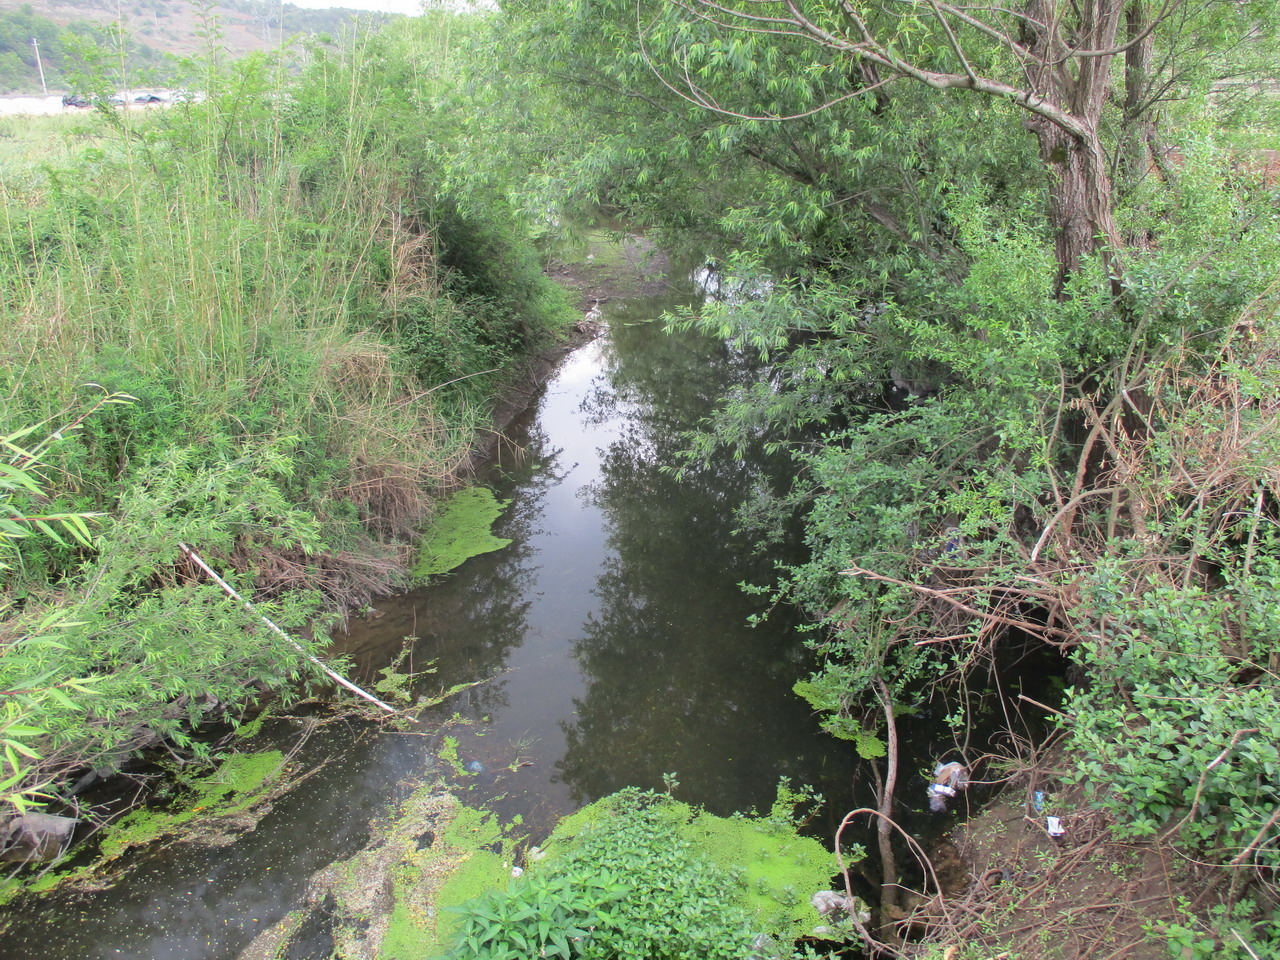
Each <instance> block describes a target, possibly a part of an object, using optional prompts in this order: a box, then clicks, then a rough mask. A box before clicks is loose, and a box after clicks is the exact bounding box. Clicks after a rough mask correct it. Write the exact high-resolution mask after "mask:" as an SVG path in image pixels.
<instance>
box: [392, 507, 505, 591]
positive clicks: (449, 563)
mask: <svg viewBox="0 0 1280 960" xmlns="http://www.w3.org/2000/svg"><path fill="white" fill-rule="evenodd" d="M508 503H510V501H508V500H498V499H497V498H496V497H495V496H494V495H493V491H492V490H488V489H486V488H485V487H469V488H468V489H466V490H460V491H459V492H457V493H455V494H454V495H453V496H451V497H450V498H449V499H448V500H447V501H446V502H445V504H444V508H443V510H442V511H441V513H440V515H439V516H438V517H437V518H436V520H435V522H434V523H433V524H432V525H431V529H429V530H428V531H427V535H426V536H425V537H424V538H423V540H422V543H421V545H420V546H419V548H418V559H417V562H416V563H415V564H414V567H413V576H414V577H415V578H416V579H418V580H424V579H426V578H427V577H432V576H437V575H439V574H442V573H448V572H449V571H450V570H453V569H455V568H456V567H459V566H461V565H462V563H464V562H465V561H467V560H469V559H471V558H472V557H476V556H479V555H480V554H482V553H492V552H493V551H494V550H501V549H502V548H503V547H505V546H507V544H509V543H510V542H511V541H510V540H504V539H503V538H501V537H495V536H494V535H493V534H492V532H491V529H492V527H493V522H494V521H495V520H497V519H498V517H500V516H502V511H503V510H505V509H506V508H507V504H508Z"/></svg>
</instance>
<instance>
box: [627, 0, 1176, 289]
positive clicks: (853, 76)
mask: <svg viewBox="0 0 1280 960" xmlns="http://www.w3.org/2000/svg"><path fill="white" fill-rule="evenodd" d="M1184 2H1186V0H1162V5H1161V6H1159V7H1158V8H1153V7H1152V6H1151V5H1150V0H1024V2H1023V3H1021V4H1018V5H1012V6H1001V5H998V4H991V5H986V4H976V5H975V4H968V3H958V4H953V3H949V2H947V0H738V2H736V3H734V2H725V3H722V2H717V0H668V2H667V3H666V4H665V5H663V6H662V7H661V8H659V9H657V10H656V11H654V12H653V15H652V16H651V17H650V18H649V19H648V20H647V21H645V20H643V19H638V20H637V29H638V34H639V39H640V42H641V44H642V45H643V46H644V49H645V54H646V60H647V62H648V63H649V65H650V67H651V69H652V70H653V71H654V72H655V74H656V75H658V76H659V77H660V78H661V80H662V82H663V83H664V84H665V85H666V86H667V87H668V88H669V89H670V90H671V91H673V92H675V93H677V94H679V95H681V96H682V97H684V98H686V99H687V100H689V101H691V102H694V103H697V104H699V105H701V106H702V107H704V108H706V109H709V110H712V111H719V110H722V109H724V108H723V107H722V106H721V105H720V101H719V96H718V93H717V91H716V89H715V85H716V84H717V83H720V82H723V78H718V77H716V76H715V70H714V67H715V65H716V63H717V62H718V61H723V59H724V58H725V56H726V54H731V52H732V50H733V49H734V47H735V45H736V44H737V43H738V39H737V38H736V37H735V36H734V35H735V34H750V35H754V36H755V37H757V38H758V37H766V38H770V39H775V40H779V41H785V42H788V43H791V42H794V41H796V40H800V41H804V42H806V43H808V44H811V45H812V46H814V47H815V48H817V50H818V51H819V57H820V59H821V60H822V61H823V62H825V63H826V64H828V65H833V66H842V67H843V68H844V70H845V75H846V76H847V80H848V90H847V91H846V92H842V93H840V94H839V95H838V96H836V97H833V98H832V99H830V100H828V101H827V102H825V103H818V104H815V105H813V107H811V108H810V110H822V109H824V108H826V107H829V106H831V105H834V104H835V103H837V102H839V101H842V100H845V99H848V98H849V97H853V96H883V91H884V89H885V87H886V86H888V85H889V84H891V83H893V82H895V81H907V82H913V83H917V84H922V85H923V86H925V87H928V88H930V89H932V90H937V91H959V92H967V93H969V94H972V95H976V96H979V97H986V98H994V99H998V100H1002V101H1006V102H1008V103H1011V104H1014V105H1016V106H1017V107H1018V108H1019V109H1020V110H1022V111H1023V112H1024V113H1025V126H1026V127H1027V129H1028V130H1029V131H1030V132H1031V133H1032V134H1033V135H1034V136H1035V138H1036V140H1037V141H1038V144H1039V154H1040V159H1041V161H1042V163H1043V164H1044V166H1045V167H1046V168H1047V170H1048V171H1049V173H1050V187H1049V193H1050V201H1049V209H1048V221H1049V226H1050V228H1051V230H1052V233H1053V237H1054V244H1055V252H1056V256H1057V260H1058V264H1059V286H1061V283H1062V280H1063V279H1064V278H1065V277H1066V276H1067V274H1069V273H1070V272H1072V271H1073V270H1075V269H1076V268H1077V266H1078V265H1079V264H1080V262H1081V261H1082V260H1083V259H1084V258H1087V257H1091V256H1095V255H1098V256H1101V257H1102V258H1103V262H1104V264H1105V265H1106V267H1107V271H1108V273H1109V274H1110V276H1111V278H1112V283H1113V287H1116V288H1117V289H1118V285H1119V281H1120V279H1121V276H1122V272H1123V270H1124V259H1123V248H1124V243H1123V241H1122V239H1121V237H1120V233H1119V231H1118V230H1117V227H1116V222H1115V197H1114V190H1113V187H1112V177H1111V172H1110V168H1111V162H1110V158H1109V155H1108V148H1107V145H1106V144H1105V143H1104V138H1103V125H1104V124H1103V118H1104V110H1105V108H1106V107H1107V105H1108V103H1109V101H1110V100H1111V99H1112V98H1113V97H1115V96H1116V94H1117V92H1118V91H1119V90H1127V94H1128V95H1127V97H1126V98H1125V106H1126V116H1125V120H1126V121H1127V122H1128V123H1130V124H1133V125H1138V124H1141V123H1143V122H1144V120H1145V118H1146V116H1147V115H1148V113H1149V111H1150V109H1151V107H1152V106H1153V103H1154V101H1151V100H1147V99H1144V98H1146V96H1147V85H1148V79H1149V77H1150V61H1151V56H1152V41H1153V37H1154V36H1155V34H1156V32H1157V31H1158V30H1159V29H1160V28H1161V27H1162V25H1164V24H1165V23H1166V22H1167V21H1169V20H1170V18H1171V17H1173V15H1174V14H1175V13H1177V12H1178V11H1179V8H1180V7H1181V5H1182V4H1183V3H1184ZM682 20H683V21H684V22H685V23H686V24H692V23H696V24H699V25H701V26H702V27H703V29H697V30H688V29H681V27H680V25H679V24H680V21H682ZM705 25H711V26H712V27H713V28H715V30H716V31H717V32H718V33H719V35H720V39H719V41H717V42H713V43H711V44H708V43H707V42H706V40H705ZM673 26H674V29H673ZM1117 64H1122V65H1123V69H1124V75H1123V76H1117V75H1116V74H1117V73H1119V72H1120V71H1118V70H1117V69H1116V67H1117ZM1126 85H1127V86H1126ZM769 119H775V120H785V119H788V118H787V117H781V116H770V117H769Z"/></svg>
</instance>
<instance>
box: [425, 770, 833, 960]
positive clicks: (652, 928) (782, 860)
mask: <svg viewBox="0 0 1280 960" xmlns="http://www.w3.org/2000/svg"><path fill="white" fill-rule="evenodd" d="M787 796H790V797H792V798H793V799H794V798H796V797H797V796H798V795H796V794H787ZM789 812H790V811H789V808H788V806H787V801H786V800H785V798H784V799H782V800H780V805H779V806H778V807H777V808H775V810H774V813H773V815H772V816H771V817H770V818H767V819H762V818H751V817H735V818H731V819H726V818H723V817H715V816H712V815H710V814H707V813H705V812H698V811H695V810H693V809H692V808H690V807H689V806H688V805H686V804H682V803H678V802H676V801H674V800H671V799H670V798H669V797H663V796H659V795H656V794H653V793H647V792H641V791H639V790H637V789H635V788H628V789H626V790H623V791H621V792H620V793H617V794H615V795H613V796H612V797H606V798H605V799H603V800H600V801H597V802H596V803H595V804H592V805H591V806H589V807H587V808H585V809H584V810H581V811H579V812H578V813H576V814H574V815H572V816H570V817H568V818H566V819H565V820H564V821H562V823H561V824H560V825H559V826H558V827H557V828H556V830H555V832H554V833H553V834H552V837H551V840H550V841H549V842H548V848H549V851H550V855H549V856H548V858H547V859H546V860H545V861H538V862H534V863H532V864H530V866H529V870H528V874H527V876H526V878H525V879H523V880H522V881H521V882H518V883H515V884H513V885H512V886H511V888H510V889H509V890H506V891H501V892H494V893H490V894H488V895H486V896H485V897H482V898H479V899H477V900H475V901H472V902H471V903H469V904H467V905H465V906H464V907H463V908H462V911H463V914H464V923H463V928H462V934H461V936H460V938H459V940H458V942H457V944H456V946H455V947H454V949H453V952H452V953H450V955H449V956H450V957H452V958H454V960H467V958H486V960H488V958H499V957H526V956H539V955H540V954H539V953H538V951H539V950H543V949H545V950H546V951H547V952H546V954H545V955H546V956H558V957H565V958H568V957H586V958H600V960H605V958H619V957H646V958H650V960H668V958H670V960H675V958H699V960H702V958H707V960H714V958H725V960H730V958H733V960H738V958H741V957H743V956H746V955H748V953H749V952H750V950H751V943H752V940H753V938H755V937H756V936H757V935H760V934H769V935H771V936H778V937H782V938H786V939H791V938H794V937H797V936H800V935H802V934H804V933H806V932H808V930H809V928H810V927H811V926H812V925H813V924H815V923H816V922H817V920H818V915H817V914H816V913H815V912H814V910H813V908H812V907H811V906H810V905H809V903H808V898H809V896H810V895H811V894H812V892H813V891H815V890H817V889H819V888H821V887H825V886H826V885H827V883H828V882H829V880H830V878H831V875H832V873H833V872H834V869H835V863H834V858H833V856H832V855H831V854H830V852H828V851H827V850H825V849H824V848H823V847H822V845H821V844H820V843H818V842H817V841H815V840H810V839H806V838H802V837H799V836H797V835H796V832H795V827H794V825H793V824H792V823H790V822H789V821H788V820H787V819H786V816H787V814H788V813H789Z"/></svg>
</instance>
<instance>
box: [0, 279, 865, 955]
mask: <svg viewBox="0 0 1280 960" xmlns="http://www.w3.org/2000/svg"><path fill="white" fill-rule="evenodd" d="M695 298H696V293H695V292H693V291H692V290H688V291H685V292H684V293H683V294H675V295H673V296H671V297H667V298H661V299H652V300H645V301H631V302H628V303H616V304H609V305H606V311H605V319H606V320H607V321H608V322H609V325H610V328H611V332H610V334H609V335H607V336H606V337H603V338H601V339H600V340H597V341H595V342H594V343H592V344H590V345H588V346H587V347H584V348H583V349H581V350H579V351H577V352H576V353H574V354H572V355H571V356H570V357H569V358H567V359H566V361H565V362H564V365H563V367H562V368H561V369H560V371H559V373H558V375H557V376H556V377H555V378H554V379H553V380H552V381H551V382H550V383H549V384H548V385H547V387H546V389H545V390H544V391H543V393H542V394H541V396H540V397H539V398H538V399H537V401H536V403H535V404H534V405H533V406H532V407H531V408H530V410H529V411H527V412H526V414H525V415H524V416H522V417H521V418H519V419H518V420H517V421H516V422H515V423H513V424H512V426H511V427H510V428H509V431H508V434H509V436H508V442H507V443H505V444H504V445H503V447H502V451H501V453H500V456H499V458H498V462H497V464H496V465H495V467H494V468H493V469H492V471H491V475H490V476H488V477H485V478H483V482H485V483H487V484H488V485H490V486H492V487H493V488H494V489H495V491H496V492H497V493H498V495H499V497H500V498H502V499H509V500H510V501H511V504H510V508H509V509H508V511H507V513H506V514H505V515H504V516H503V518H502V519H501V520H500V521H499V522H498V524H497V526H496V528H495V533H497V535H499V536H502V537H507V538H510V539H511V540H512V543H511V545H510V546H509V547H507V548H505V549H504V550H501V551H499V552H496V553H493V554H488V555H484V556H481V557H476V558H473V559H472V560H470V561H468V562H467V563H466V564H465V565H464V566H463V567H462V568H461V569H460V570H459V571H457V572H456V573H455V574H454V575H452V576H450V577H448V578H445V579H443V580H441V581H440V582H438V583H435V584H432V585H430V586H428V587H426V588H423V589H419V590H415V591H412V592H410V593H408V594H406V595H404V596H401V597H397V598H393V599H391V600H389V601H386V602H383V603H380V604H379V605H378V609H377V610H376V611H375V612H374V613H373V614H372V615H371V616H369V617H367V618H365V619H363V620H361V621H359V622H355V623H353V624H352V625H351V628H350V631H349V633H348V634H347V635H346V636H345V637H343V638H340V640H339V649H340V650H341V651H345V652H347V653H348V654H349V655H351V656H352V657H353V659H354V660H355V661H356V663H357V666H358V668H359V670H360V672H362V673H364V674H365V675H366V676H368V675H369V674H370V673H371V672H372V671H374V670H376V669H377V668H379V667H381V666H384V665H385V664H386V663H387V662H389V661H390V660H391V659H392V658H393V657H394V656H395V654H396V653H397V652H399V651H400V650H401V649H402V647H403V644H404V641H405V638H406V637H412V638H416V639H414V640H413V641H412V645H411V652H410V660H409V662H408V664H407V665H408V666H411V667H412V668H414V669H424V668H428V667H430V668H431V669H433V670H434V672H432V673H430V674H427V675H425V676H424V677H422V678H421V679H420V680H419V681H417V690H418V692H420V693H422V694H432V693H435V692H437V691H439V690H440V689H447V688H449V687H450V686H452V685H454V684H457V683H465V682H473V681H483V682H481V683H479V684H478V685H476V686H474V687H471V688H470V689H468V690H466V691H464V692H462V693H459V694H457V695H455V696H454V697H452V698H450V699H449V700H448V701H447V702H446V703H444V704H442V705H441V706H440V707H438V708H433V711H432V712H431V713H430V714H429V715H427V716H425V717H424V722H423V725H422V726H421V727H420V728H419V729H418V730H416V731H411V732H410V733H408V734H404V733H392V732H386V733H375V732H374V731H372V730H370V729H368V728H358V727H356V726H352V727H351V728H349V729H332V728H331V729H330V730H328V731H326V732H325V733H324V734H323V735H317V736H316V737H314V738H313V739H312V741H311V742H309V743H308V745H307V747H306V749H305V751H304V754H303V755H302V756H301V757H300V759H301V760H302V761H304V762H311V761H314V760H316V759H318V758H324V757H331V758H334V759H335V761H336V762H333V763H331V764H330V765H329V766H328V767H326V768H325V769H324V770H323V771H322V772H321V773H320V774H318V775H317V776H315V777H313V778H311V779H310V780H307V781H306V782H305V783H303V784H301V785H300V786H299V787H298V788H296V790H295V791H294V792H293V793H292V794H290V795H288V796H286V797H285V798H283V799H281V800H280V801H278V802H277V803H276V804H275V806H274V808H273V809H272V811H271V812H270V813H269V814H268V815H267V816H266V817H265V818H264V819H263V820H262V821H261V823H260V824H259V825H258V827H257V829H256V830H254V831H252V832H251V833H249V834H246V835H245V836H243V837H241V838H240V839H238V840H237V841H236V842H235V843H233V844H231V845H229V846H226V847H221V848H213V849H204V848H194V847H190V846H182V847H176V848H169V849H167V850H158V851H154V852H152V853H149V854H144V855H142V856H140V857H139V858H138V860H137V863H136V864H135V865H134V867H133V869H131V870H130V871H129V872H128V873H127V874H126V876H125V877H124V878H123V879H122V880H121V881H120V882H119V883H118V884H117V885H115V886H114V887H112V888H111V889H109V890H105V891H101V892H97V893H93V894H84V895H80V896H77V897H74V898H71V897H66V896H59V897H56V898H48V899H46V900H44V901H27V902H26V903H25V904H23V905H21V906H20V908H19V910H20V912H19V914H18V916H16V917H15V919H14V923H13V925H12V927H11V928H10V930H9V931H8V933H7V935H6V936H5V938H4V941H3V943H2V944H0V957H4V958H13V960H17V958H27V957H32V956H37V955H38V956H41V957H43V958H48V960H96V958H108V957H111V958H119V957H132V958H138V960H144V958H145V960H196V958H199V960H205V958H208V960H213V958H235V957H237V956H238V954H239V952H240V951H241V950H242V949H243V948H244V947H245V945H246V944H247V943H248V942H249V941H250V940H251V939H252V938H253V936H254V935H255V934H257V933H258V932H259V931H260V930H262V929H265V928H266V927H268V926H270V925H271V924H273V923H275V922H277V921H278V920H279V919H280V918H281V917H283V916H284V914H285V913H286V912H288V911H289V910H290V909H293V908H295V907H296V906H298V905H299V904H300V903H301V901H302V900H303V899H304V898H305V892H306V885H307V879H308V877H309V875H310V874H311V873H313V872H314V871H315V870H317V869H319V868H321V867H323V866H324V865H325V864H327V863H329V862H331V861H332V860H334V859H337V858H341V857H345V856H349V855H350V854H351V853H353V852H354V851H355V850H356V849H357V848H358V847H359V846H360V845H361V844H362V842H363V841H364V839H365V837H366V834H367V827H368V823H369V821H370V819H371V818H373V817H374V816H376V815H377V814H378V813H380V812H382V811H384V810H385V809H386V808H387V807H388V805H389V804H391V803H394V802H395V801H396V800H397V799H399V798H400V796H402V795H403V794H404V793H405V792H406V791H407V790H408V789H410V785H411V784H412V783H413V782H414V781H416V780H417V779H418V778H420V777H422V776H424V775H426V774H429V773H430V772H431V771H432V770H433V769H441V768H442V766H444V767H446V772H447V773H448V775H449V776H450V778H451V780H452V781H453V782H454V784H455V786H456V787H457V788H458V789H459V791H460V792H461V793H462V795H463V798H464V800H465V801H466V802H469V803H473V804H479V803H485V804H488V805H489V806H491V807H492V808H493V809H495V810H496V811H497V812H498V814H499V815H500V816H501V817H502V818H503V819H506V820H512V819H514V818H517V817H518V818H519V819H520V820H521V821H522V822H523V824H524V828H525V829H527V830H528V831H529V832H530V833H531V834H532V835H533V838H534V839H535V840H536V839H537V838H538V837H539V836H541V835H543V834H545V832H546V831H547V830H548V829H549V828H550V826H551V824H552V823H554V821H555V820H556V819H557V818H558V817H560V816H562V815H564V814H566V813H569V812H571V811H572V810H574V809H576V808H578V807H580V806H581V805H583V804H585V803H588V802H590V801H592V800H594V799H596V798H598V797H600V796H603V795H605V794H608V793H611V792H613V791H614V790H617V789H619V788H620V787H623V786H626V785H629V784H635V785H638V786H641V787H647V788H655V789H660V788H661V787H662V784H663V775H664V774H668V773H674V774H676V776H677V778H678V779H679V781H680V786H679V788H678V790H677V796H679V797H680V798H681V799H684V800H687V801H689V802H693V803H699V804H704V805H705V806H706V807H708V808H709V809H710V810H712V811H713V812H716V813H720V814H727V813H730V812H732V811H734V810H746V809H749V808H752V807H756V808H767V807H768V806H769V805H770V804H771V802H772V801H773V798H774V793H775V785H776V783H777V781H778V779H779V777H782V776H787V777H790V778H792V780H793V781H794V782H798V783H807V784H811V785H813V786H815V787H816V788H818V789H819V790H821V791H824V792H827V793H828V795H829V796H834V797H838V798H840V800H839V802H841V803H842V802H844V799H845V797H846V795H847V791H848V784H849V779H850V774H851V766H850V760H849V759H848V751H847V750H844V749H843V748H842V745H840V744H838V743H836V742H835V741H832V740H831V739H830V738H828V737H826V736H825V735H823V734H822V733H821V732H820V731H819V729H818V726H817V723H816V721H815V720H814V719H813V717H812V716H811V715H810V711H809V709H808V707H807V706H806V705H805V704H804V703H803V702H802V701H800V699H799V698H798V697H796V696H795V695H794V694H793V693H792V691H791V685H792V683H794V681H795V680H796V679H797V678H799V677H801V676H803V675H805V674H806V673H807V672H808V667H807V663H806V658H805V653H804V650H803V646H802V644H801V641H800V638H799V637H798V636H797V634H796V631H795V625H794V623H793V622H792V621H790V620H788V619H787V618H786V616H785V615H776V616H774V617H771V618H770V620H768V621H767V622H766V623H764V624H763V625H761V626H757V627H751V626H749V625H748V618H749V617H750V616H751V615H752V614H755V613H759V612H761V609H762V607H761V603H762V601H760V600H758V599H753V598H751V597H749V596H747V595H746V594H744V593H743V592H742V591H741V590H740V589H739V587H738V584H739V582H740V581H743V580H757V581H759V580H765V579H767V577H768V576H769V573H770V570H771V565H772V563H773V562H774V560H776V559H778V558H776V557H775V558H762V557H758V556H755V555H754V554H753V552H752V550H751V545H750V543H749V541H748V540H746V539H744V538H741V537H738V536H736V535H735V534H734V533H733V528H734V519H733V508H734V506H735V505H736V504H737V503H738V502H740V500H741V499H742V498H743V496H744V495H745V494H746V492H747V491H748V489H749V488H750V486H751V485H752V484H754V483H756V482H759V481H760V479H761V477H762V474H763V472H765V471H766V467H765V466H764V465H763V464H762V463H760V462H753V461H751V460H750V459H748V460H745V461H737V460H734V459H732V458H729V457H726V458H724V459H722V460H716V461H715V462H712V463H710V464H708V465H706V466H704V467H701V468H699V469H697V470H695V471H692V472H691V473H690V474H689V475H688V476H687V477H686V479H684V480H683V481H677V480H676V479H675V477H674V476H673V475H672V474H671V473H670V472H669V469H668V468H670V467H671V466H673V465H675V464H676V463H677V462H678V461H677V457H676V452H677V451H678V450H679V449H680V447H681V446H682V440H681V438H680V433H681V431H683V430H687V429H689V428H691V427H692V426H694V425H695V424H696V422H697V421H698V420H699V419H700V418H702V417H705V416H707V415H708V414H710V412H711V411H712V409H713V406H714V404H715V403H716V401H717V400H718V399H719V398H720V397H722V396H724V394H725V392H726V391H727V390H728V389H730V388H731V387H732V386H733V385H734V384H736V383H743V382H745V381H747V380H748V379H750V378H751V377H752V376H753V371H752V370H751V369H750V366H749V365H748V364H747V363H746V362H745V361H744V360H743V359H742V358H741V357H740V356H737V355H735V354H734V353H733V352H732V351H731V350H729V349H728V348H726V347H725V346H724V345H723V344H721V343H718V342H716V341H713V340H708V339H705V338H701V337H698V336H696V335H694V334H690V333H685V334H679V335H675V336H666V335H664V334H663V332H662V331H661V329H660V328H659V326H658V325H657V324H655V323H652V322H650V321H652V320H653V319H654V318H655V317H657V316H658V315H659V314H660V313H661V312H662V311H663V310H665V309H669V308H671V307H672V306H674V305H676V304H677V303H680V302H685V303H688V302H691V301H692V300H694V299H695ZM358 733H363V734H365V735H364V736H362V737H357V736H356V734H358ZM415 733H416V734H423V735H413V734H415ZM446 735H447V736H448V737H450V738H452V741H451V742H453V741H456V749H457V755H458V764H457V765H458V767H460V768H465V767H470V768H471V770H472V771H476V772H465V771H463V772H453V771H449V770H447V765H441V764H439V763H438V762H437V761H436V760H435V759H434V758H435V756H436V754H437V753H438V752H439V750H440V748H441V746H442V745H443V744H444V740H443V737H444V736H446ZM353 741H354V742H353Z"/></svg>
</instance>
